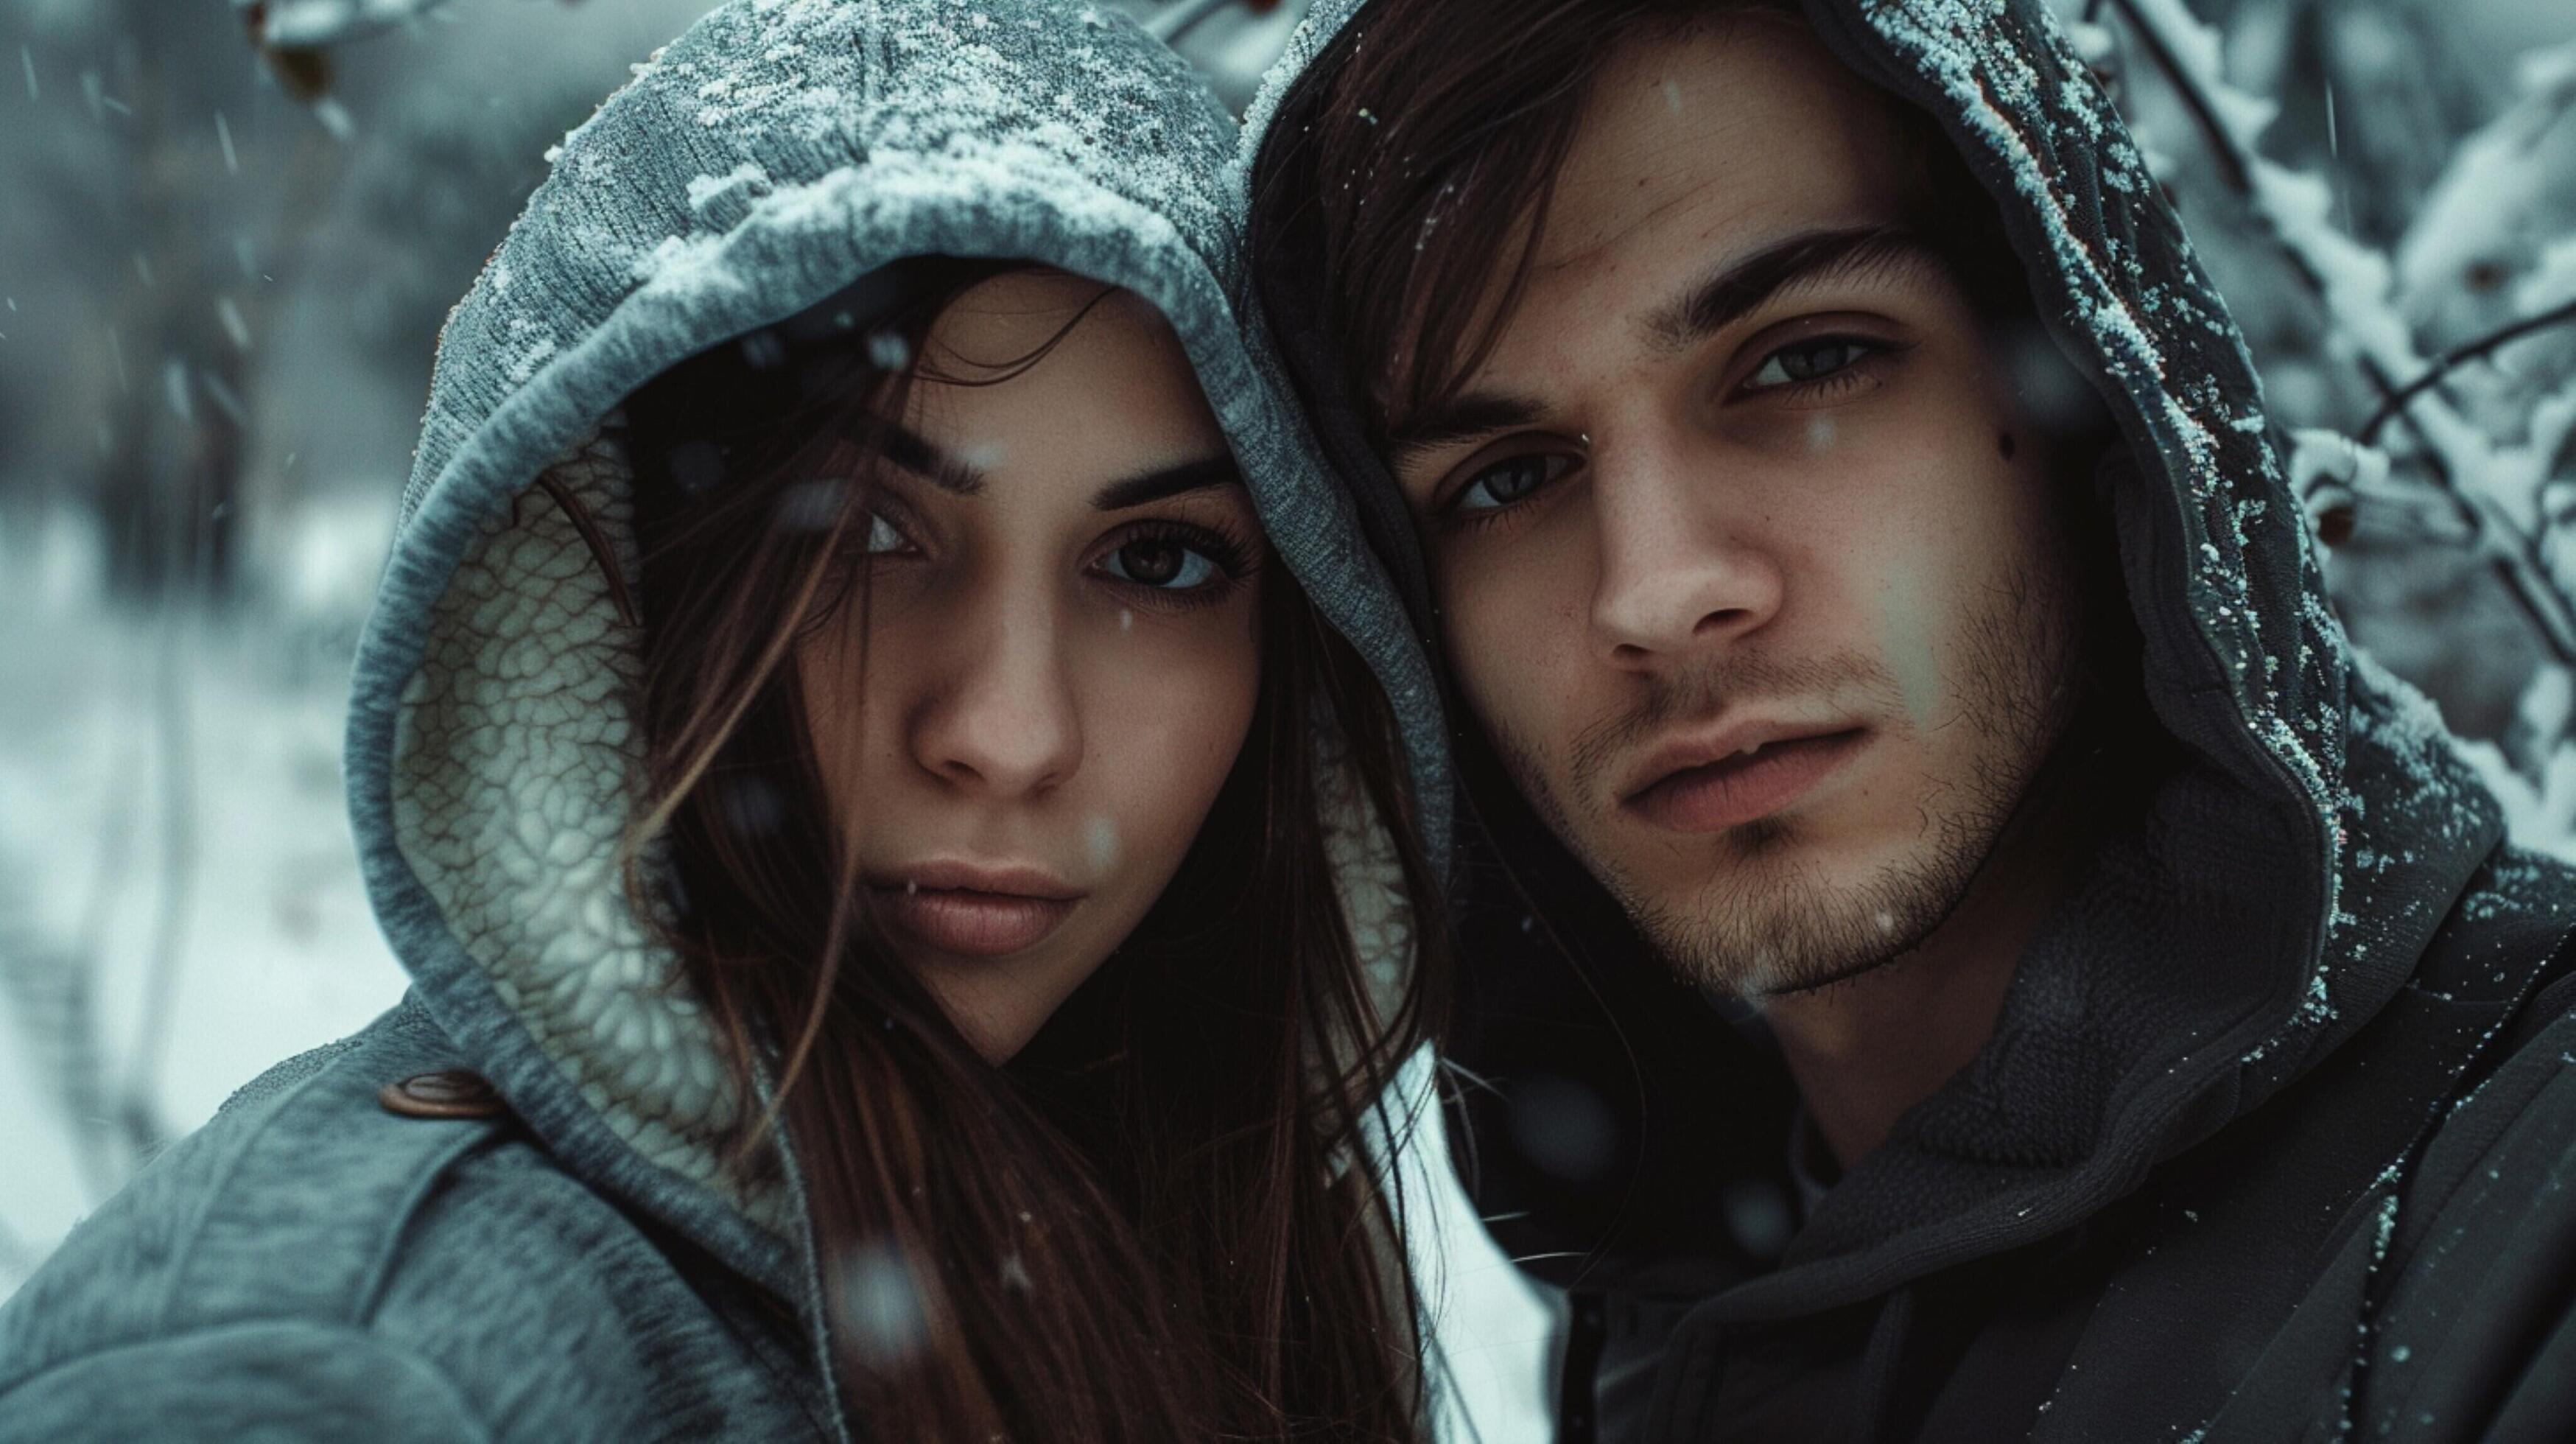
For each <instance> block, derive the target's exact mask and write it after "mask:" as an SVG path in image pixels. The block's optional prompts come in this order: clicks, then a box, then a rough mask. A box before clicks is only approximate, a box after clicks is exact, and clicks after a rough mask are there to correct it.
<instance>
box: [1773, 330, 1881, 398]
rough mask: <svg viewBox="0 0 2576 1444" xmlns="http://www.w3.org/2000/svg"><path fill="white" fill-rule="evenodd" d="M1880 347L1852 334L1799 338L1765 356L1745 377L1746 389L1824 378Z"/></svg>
mask: <svg viewBox="0 0 2576 1444" xmlns="http://www.w3.org/2000/svg"><path fill="white" fill-rule="evenodd" d="M1878 349H1880V348H1878V347H1877V346H1874V345H1871V344H1870V343H1869V342H1866V341H1859V340H1854V339H1853V338H1851V337H1849V336H1822V337H1818V338H1817V339H1815V340H1812V341H1800V342H1798V343H1797V344H1795V345H1792V346H1783V347H1781V348H1780V349H1779V350H1777V351H1774V352H1772V353H1771V354H1770V355H1768V356H1765V357H1763V358H1762V365H1761V367H1760V369H1758V370H1756V371H1755V372H1754V373H1753V374H1752V375H1751V376H1749V377H1746V378H1745V381H1744V389H1746V390H1747V391H1768V390H1771V389H1772V388H1774V387H1779V386H1795V385H1797V384H1798V383H1799V382H1802V381H1821V380H1823V379H1824V378H1826V377H1828V376H1831V375H1834V374H1835V373H1836V372H1840V371H1846V370H1849V369H1850V368H1851V367H1852V366H1853V365H1854V364H1855V363H1857V362H1858V361H1859V360H1860V359H1861V358H1862V357H1864V356H1867V355H1869V354H1870V353H1871V352H1873V351H1876V350H1878Z"/></svg>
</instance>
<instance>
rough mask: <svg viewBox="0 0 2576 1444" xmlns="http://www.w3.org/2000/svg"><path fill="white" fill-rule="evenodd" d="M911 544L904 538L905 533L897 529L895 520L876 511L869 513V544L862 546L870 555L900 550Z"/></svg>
mask: <svg viewBox="0 0 2576 1444" xmlns="http://www.w3.org/2000/svg"><path fill="white" fill-rule="evenodd" d="M911 545H912V543H911V542H910V541H907V540H906V539H905V538H904V534H903V533H902V532H901V531H899V530H897V529H896V527H895V524H894V523H893V522H890V521H888V520H886V519H885V518H884V517H883V516H880V515H878V514H877V513H875V512H870V513H868V544H867V546H866V547H864V548H862V550H864V551H866V552H867V554H868V555H870V556H877V555H879V554H881V553H885V552H899V551H902V550H904V549H905V548H907V547H909V546H911Z"/></svg>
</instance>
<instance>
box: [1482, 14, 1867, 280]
mask: <svg viewBox="0 0 2576 1444" xmlns="http://www.w3.org/2000/svg"><path fill="white" fill-rule="evenodd" d="M1888 105H1889V102H1888V101H1887V100H1886V98H1885V97H1884V96H1882V95H1881V94H1880V93H1879V92H1877V91H1874V90H1872V89H1870V88H1869V87H1868V86H1867V85H1865V84H1863V83H1862V82H1861V81H1860V79H1859V78H1858V77H1856V76H1854V75H1853V74H1852V73H1851V72H1850V71H1849V70H1847V69H1845V68H1844V67H1843V65H1842V64H1841V63H1840V62H1839V61H1836V60H1835V59H1834V58H1833V57H1832V56H1831V55H1830V54H1828V53H1827V52H1826V51H1825V49H1824V48H1823V46H1821V45H1819V44H1818V43H1817V42H1816V41H1815V39H1814V38H1813V37H1812V36H1811V35H1809V34H1808V33H1807V32H1806V30H1805V29H1804V28H1803V27H1800V26H1798V25H1795V24H1793V23H1788V22H1784V21H1780V20H1777V19H1774V18H1772V17H1769V16H1767V15H1753V16H1746V17H1742V18H1739V19H1737V20H1735V21H1732V22H1730V23H1725V24H1716V25H1706V26H1698V27H1693V28H1692V29H1690V30H1688V31H1685V32H1681V33H1678V34H1664V33H1655V32H1650V33H1647V34H1644V35H1641V36H1639V37H1637V38H1635V39H1633V40H1631V41H1629V42H1628V43H1627V44H1626V45H1624V46H1623V47H1622V48H1621V49H1620V50H1619V52H1618V53H1617V54H1615V55H1614V56H1613V58H1612V59H1611V61H1610V62H1609V63H1608V64H1607V65H1606V66H1605V67H1604V68H1603V70H1602V73H1601V75H1600V77H1599V80H1598V83H1597V85H1596V87H1595V89H1594V91H1593V94H1592V98H1591V101H1590V103H1589V105H1588V106H1587V107H1586V109H1585V111H1584V115H1583V119H1582V122H1581V124H1580V126H1579V127H1578V129H1577V131H1576V134H1575V137H1574V143H1573V145H1572V147H1571V149H1570V150H1569V152H1568V154H1567V157H1566V162H1565V166H1564V168H1563V169H1562V170H1561V171H1560V172H1559V173H1558V176H1557V184H1556V188H1555V197H1554V200H1553V203H1552V204H1551V206H1550V208H1549V213H1548V217H1547V234H1546V235H1545V236H1544V237H1543V238H1542V245H1541V248H1540V253H1539V255H1538V256H1537V257H1536V265H1535V268H1534V270H1533V272H1532V275H1531V278H1530V279H1531V282H1532V284H1533V285H1536V284H1540V283H1544V282H1545V281H1547V280H1548V279H1550V277H1551V276H1552V275H1554V274H1558V273H1563V272H1567V271H1583V270H1588V269H1594V268H1597V267H1599V266H1601V265H1603V264H1605V263H1606V264H1609V265H1614V266H1617V265H1630V264H1634V262H1633V261H1631V260H1630V259H1629V258H1628V255H1627V253H1628V252H1631V251H1634V250H1636V249H1638V248H1639V247H1640V246H1641V245H1642V246H1646V247H1666V246H1670V245H1672V244H1674V243H1676V242H1680V243H1685V244H1689V245H1692V246H1694V247H1699V248H1705V247H1708V246H1721V247H1722V246H1725V245H1727V244H1728V243H1729V242H1730V241H1745V242H1753V241H1754V238H1755V237H1756V236H1758V234H1759V233H1761V232H1764V231H1771V232H1774V233H1778V232H1784V231H1787V230H1791V229H1797V228H1803V227H1814V226H1823V225H1850V224H1866V223H1873V222H1878V221H1886V220H1892V219H1893V218H1894V216H1895V213H1896V211H1897V210H1898V209H1899V208H1900V206H1901V204H1902V196H1901V194H1900V192H1901V189H1902V184H1901V183H1902V178H1903V177H1902V171H1901V169H1900V166H1899V162H1898V157H1897V155H1896V153H1895V152H1896V148H1897V147H1896V141H1897V133H1896V128H1895V126H1894V125H1893V124H1892V123H1891V115H1890V112H1889V109H1888Z"/></svg>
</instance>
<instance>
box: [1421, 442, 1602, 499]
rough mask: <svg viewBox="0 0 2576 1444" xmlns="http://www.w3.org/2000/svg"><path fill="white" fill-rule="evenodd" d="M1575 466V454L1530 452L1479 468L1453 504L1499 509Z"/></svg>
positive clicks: (1460, 490)
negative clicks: (1482, 468) (1572, 455)
mask: <svg viewBox="0 0 2576 1444" xmlns="http://www.w3.org/2000/svg"><path fill="white" fill-rule="evenodd" d="M1573 469H1574V458H1573V457H1571V456H1568V455H1566V454H1565V453H1563V452H1557V451H1533V452H1528V453H1525V454H1523V455H1520V456H1515V457H1511V458H1509V459H1507V460H1504V461H1498V462H1495V463H1494V464H1493V465H1491V466H1488V467H1486V468H1485V469H1484V470H1482V471H1479V472H1477V473H1476V474H1475V476H1474V477H1473V478H1471V479H1469V481H1468V482H1467V484H1466V485H1465V486H1464V487H1461V488H1460V489H1459V491H1458V498H1457V500H1456V501H1454V502H1452V503H1451V504H1450V505H1451V507H1452V508H1453V509H1454V510H1457V511H1495V510H1499V509H1500V508H1503V507H1507V506H1510V505H1511V504H1512V503H1513V502H1516V501H1520V500H1522V499H1523V498H1525V497H1527V496H1528V495H1529V494H1530V493H1531V492H1534V491H1536V490H1538V489H1539V488H1540V487H1542V486H1545V485H1547V484H1548V483H1549V482H1551V481H1554V480H1556V479H1557V478H1558V477H1561V476H1563V475H1565V474H1566V473H1567V472H1568V471H1571V470H1573Z"/></svg>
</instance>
